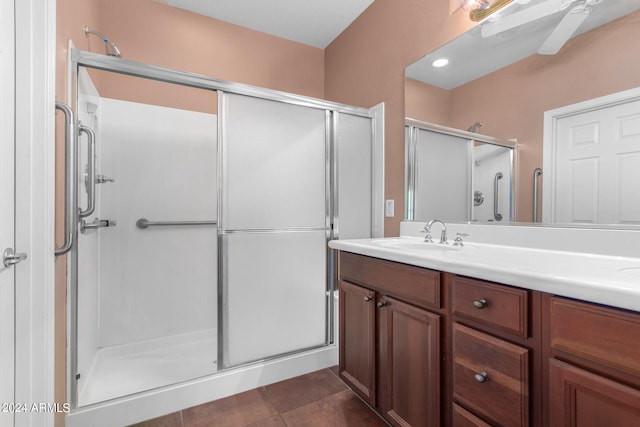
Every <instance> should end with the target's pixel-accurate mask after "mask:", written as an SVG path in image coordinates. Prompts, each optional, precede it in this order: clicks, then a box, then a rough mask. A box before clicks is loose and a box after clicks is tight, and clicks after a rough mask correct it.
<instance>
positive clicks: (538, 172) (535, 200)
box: [533, 168, 542, 222]
mask: <svg viewBox="0 0 640 427" xmlns="http://www.w3.org/2000/svg"><path fill="white" fill-rule="evenodd" d="M540 175H542V169H540V168H535V169H534V170H533V222H538V178H540Z"/></svg>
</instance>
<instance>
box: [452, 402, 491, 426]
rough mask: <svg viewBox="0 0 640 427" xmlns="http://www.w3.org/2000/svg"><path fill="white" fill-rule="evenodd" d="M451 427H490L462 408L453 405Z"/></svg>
mask: <svg viewBox="0 0 640 427" xmlns="http://www.w3.org/2000/svg"><path fill="white" fill-rule="evenodd" d="M453 427H491V424H487V423H485V422H484V421H482V420H481V419H480V418H478V417H476V416H475V415H473V414H472V413H471V412H469V411H467V410H466V409H464V408H463V407H461V406H459V405H456V404H455V403H454V404H453Z"/></svg>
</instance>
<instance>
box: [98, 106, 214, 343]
mask: <svg viewBox="0 0 640 427" xmlns="http://www.w3.org/2000/svg"><path fill="white" fill-rule="evenodd" d="M101 132H102V142H101V144H100V149H99V159H100V168H99V170H100V173H102V174H104V175H107V176H109V177H112V178H114V179H115V182H113V183H107V184H103V185H102V186H101V190H102V197H101V202H102V203H101V212H100V215H101V219H111V220H116V221H117V226H116V227H114V228H111V227H110V228H104V229H102V230H101V231H100V234H101V241H100V252H101V253H100V259H101V266H100V344H101V346H102V347H109V346H114V345H120V344H126V343H132V342H137V341H143V340H149V339H153V338H158V337H164V336H169V335H178V334H184V333H190V332H194V331H199V330H209V329H211V330H212V329H214V328H215V326H216V322H217V313H216V308H217V302H216V298H217V253H216V252H217V246H216V228H215V226H180V227H155V228H148V229H145V230H140V229H138V228H137V227H136V221H137V220H138V219H140V218H147V219H148V220H151V221H197V220H216V211H217V206H216V204H217V192H216V175H217V173H216V154H217V144H216V135H217V121H216V116H215V115H212V114H205V113H196V112H192V111H184V110H177V109H172V108H166V107H158V106H153V105H145V104H138V103H132V102H124V101H119V100H113V99H103V100H102V129H101Z"/></svg>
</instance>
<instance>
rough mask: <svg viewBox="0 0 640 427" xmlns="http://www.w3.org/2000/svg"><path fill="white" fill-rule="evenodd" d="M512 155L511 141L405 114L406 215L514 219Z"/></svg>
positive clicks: (458, 219)
mask: <svg viewBox="0 0 640 427" xmlns="http://www.w3.org/2000/svg"><path fill="white" fill-rule="evenodd" d="M515 156H516V143H515V142H512V141H502V140H499V139H496V138H492V137H489V136H486V135H481V134H477V133H474V132H470V131H463V130H459V129H453V128H448V127H445V126H440V125H434V124H431V123H426V122H421V121H418V120H413V119H407V120H406V124H405V219H406V220H407V221H429V220H431V219H435V218H437V219H440V220H442V221H451V222H468V221H473V222H483V223H499V222H511V221H513V219H514V218H515V208H514V201H515V197H514V196H515V180H514V177H515V173H514V167H515Z"/></svg>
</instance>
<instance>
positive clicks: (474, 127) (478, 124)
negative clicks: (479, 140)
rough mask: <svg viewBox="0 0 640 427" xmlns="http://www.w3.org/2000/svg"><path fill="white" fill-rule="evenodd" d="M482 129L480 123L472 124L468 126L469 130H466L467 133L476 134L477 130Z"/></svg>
mask: <svg viewBox="0 0 640 427" xmlns="http://www.w3.org/2000/svg"><path fill="white" fill-rule="evenodd" d="M481 127H482V122H475V123H474V124H472V125H471V126H469V129H467V132H475V133H477V132H478V128H481Z"/></svg>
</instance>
